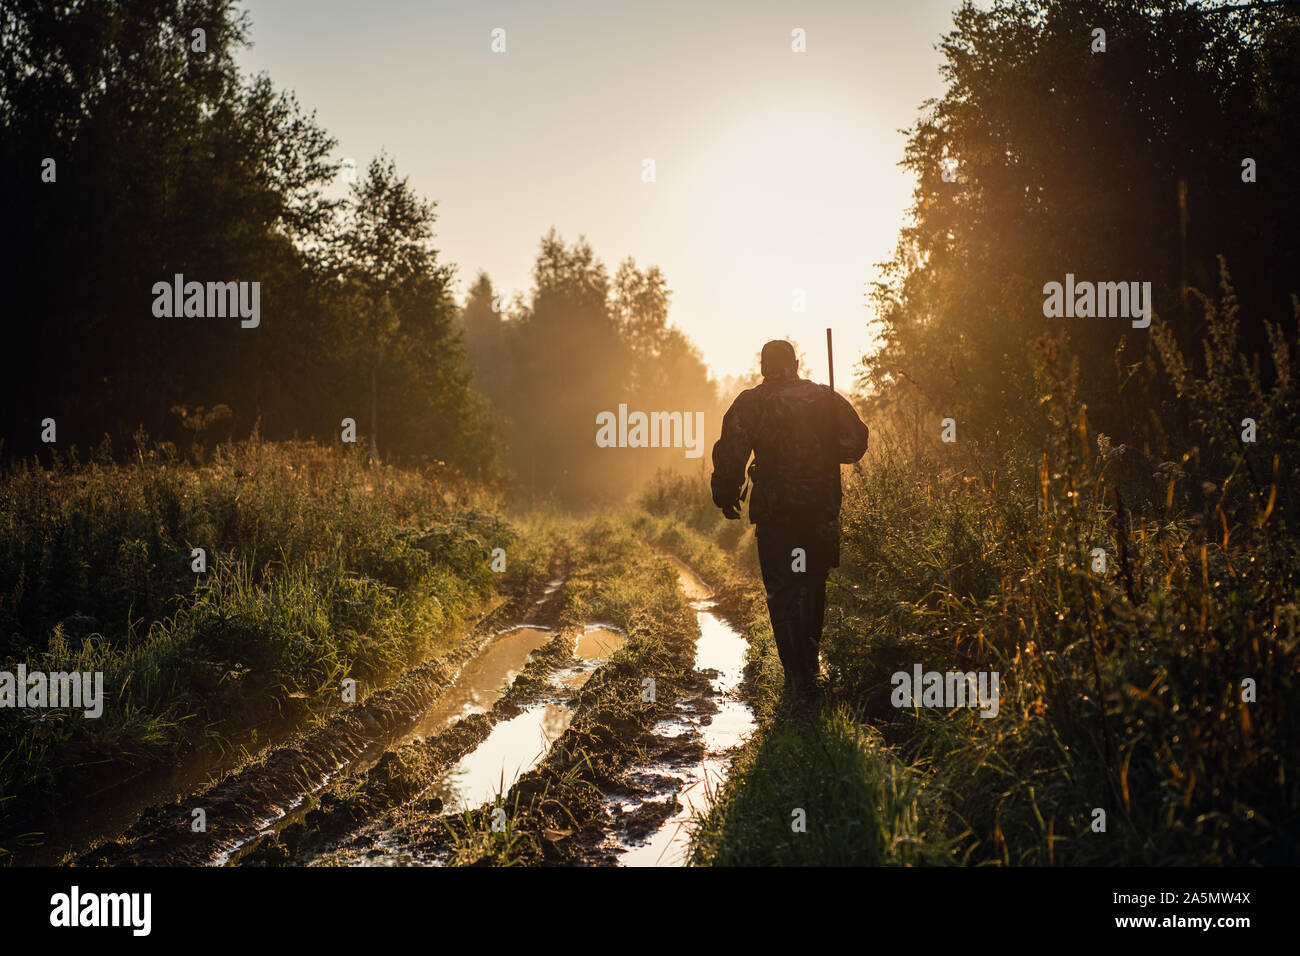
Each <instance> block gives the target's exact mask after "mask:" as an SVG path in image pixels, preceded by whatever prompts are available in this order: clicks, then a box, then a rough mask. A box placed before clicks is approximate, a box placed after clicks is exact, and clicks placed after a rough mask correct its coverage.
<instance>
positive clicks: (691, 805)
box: [608, 557, 756, 866]
mask: <svg viewBox="0 0 1300 956" xmlns="http://www.w3.org/2000/svg"><path fill="white" fill-rule="evenodd" d="M668 560H669V561H671V562H672V564H673V565H674V567H676V568H677V579H678V581H679V582H680V583H681V587H682V590H683V592H685V594H686V596H687V598H689V599H690V601H691V606H692V607H693V608H695V613H696V619H697V621H698V622H699V625H700V639H699V642H698V643H697V644H696V646H695V669H696V670H697V671H700V672H702V673H705V674H707V675H708V677H709V684H710V686H711V687H712V689H713V703H714V704H715V705H716V706H717V708H718V709H717V711H716V713H713V714H711V715H710V717H711V719H710V720H709V721H708V722H707V723H705V722H703V721H702V720H701V719H700V718H699V716H698V715H695V714H692V713H689V712H688V711H686V710H684V709H680V708H679V712H678V713H677V714H674V715H673V716H671V717H668V718H666V719H664V720H662V721H660V723H659V724H658V725H656V726H655V728H654V732H655V734H656V735H659V736H662V737H681V736H684V735H687V734H698V735H699V737H700V740H701V742H702V743H703V744H704V757H703V759H701V760H700V761H699V762H698V763H690V764H686V765H671V764H665V763H652V764H646V765H642V766H639V767H636V768H634V769H633V770H631V771H630V772H629V777H632V778H633V779H635V778H637V777H646V778H653V777H661V778H662V777H669V778H672V779H675V780H679V781H681V789H680V790H679V791H678V792H677V799H678V800H679V801H680V803H681V807H680V809H679V810H678V811H677V812H676V813H675V814H673V815H672V816H670V817H669V818H668V819H667V820H665V821H664V822H663V823H662V824H661V825H659V826H658V827H657V828H656V829H655V830H653V831H652V832H651V833H650V834H649V835H648V836H647V837H645V838H644V839H640V840H635V841H633V840H630V839H624V840H620V844H621V846H622V847H623V848H624V850H623V852H622V853H621V854H620V856H619V863H620V864H622V865H624V866H685V865H686V859H687V854H688V852H689V851H690V834H689V832H688V830H687V827H686V823H687V821H689V820H690V819H691V817H692V816H694V815H696V814H697V813H699V812H702V811H703V810H705V809H706V807H707V806H708V802H709V801H708V794H709V793H711V792H712V791H713V790H715V789H716V788H717V787H718V786H719V785H720V784H721V783H722V782H723V781H724V780H725V779H726V777H727V771H728V769H729V768H730V766H731V751H732V750H733V749H734V748H735V747H736V746H738V745H739V744H740V743H741V742H742V741H743V740H744V739H745V738H746V737H747V736H748V735H749V734H750V733H751V732H752V731H753V730H754V728H755V726H756V724H755V721H754V715H753V712H752V711H751V710H750V709H749V705H748V704H746V703H744V702H743V701H742V700H740V699H739V696H738V694H737V689H738V688H739V687H740V683H741V681H742V680H743V679H744V670H745V652H746V649H747V648H748V644H747V642H746V641H745V638H744V637H743V636H741V634H740V633H739V632H738V631H737V630H735V628H733V627H732V626H731V625H729V624H728V623H727V622H726V621H724V620H722V619H721V618H720V617H718V616H717V615H716V614H714V613H713V611H712V608H713V607H714V606H715V605H714V603H713V602H712V601H711V600H709V598H710V597H711V595H712V591H710V590H709V587H708V585H706V584H705V583H704V582H703V581H702V580H700V578H699V576H698V575H697V574H695V572H693V571H692V570H691V569H690V568H688V567H687V566H686V565H684V564H682V563H681V562H680V561H678V560H676V559H675V558H671V557H670V558H669V559H668ZM651 802H654V801H646V803H651ZM608 803H609V805H610V806H612V807H617V808H619V809H621V810H623V811H627V810H631V809H635V808H636V807H637V806H639V804H637V803H631V804H629V802H628V801H626V800H615V799H610V800H609V801H608Z"/></svg>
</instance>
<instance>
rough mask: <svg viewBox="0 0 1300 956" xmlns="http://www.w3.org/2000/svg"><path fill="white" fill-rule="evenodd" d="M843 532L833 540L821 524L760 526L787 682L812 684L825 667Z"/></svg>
mask: <svg viewBox="0 0 1300 956" xmlns="http://www.w3.org/2000/svg"><path fill="white" fill-rule="evenodd" d="M838 530H839V529H838V528H836V529H835V532H836V537H835V539H834V540H831V539H830V538H829V535H828V532H827V529H826V528H823V527H819V526H785V525H779V524H770V523H763V524H759V525H757V526H755V528H754V537H755V539H756V540H757V542H758V563H759V567H760V568H761V569H762V572H763V586H764V588H765V589H766V590H767V613H768V615H769V616H770V617H771V619H772V636H773V637H774V638H775V639H776V650H777V653H778V654H780V656H781V666H782V667H783V668H784V669H785V678H786V684H787V686H789V685H792V684H793V685H797V686H802V687H805V688H807V687H811V686H812V685H813V682H814V681H815V679H816V677H817V675H818V673H819V672H820V669H821V668H820V664H819V662H818V650H819V648H820V646H821V637H822V624H823V623H824V621H825V617H826V576H827V575H828V574H829V573H830V569H831V566H832V565H833V564H838V563H839V562H838V560H837V559H838V556H839V555H838V550H839V549H838V544H839V542H838ZM800 549H801V551H802V553H800ZM801 569H802V570H801Z"/></svg>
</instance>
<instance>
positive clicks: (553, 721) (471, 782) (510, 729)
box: [422, 703, 573, 813]
mask: <svg viewBox="0 0 1300 956" xmlns="http://www.w3.org/2000/svg"><path fill="white" fill-rule="evenodd" d="M572 717H573V713H572V711H570V710H569V708H568V707H566V706H564V705H563V704H557V703H545V704H534V705H533V706H532V707H528V708H526V709H525V710H524V711H523V713H521V714H519V716H517V717H512V718H511V719H510V720H503V721H500V722H499V723H498V724H497V725H496V726H495V727H493V728H492V732H491V733H490V734H488V736H487V738H486V739H485V740H484V741H483V742H482V743H481V744H479V745H478V746H477V747H475V748H474V750H473V751H471V752H470V753H468V754H466V755H465V756H464V757H462V758H461V759H460V761H459V762H458V763H457V764H456V765H455V766H454V767H452V768H451V769H450V770H448V771H447V772H446V773H445V774H444V775H443V776H442V777H441V778H439V779H438V781H437V782H436V783H435V784H433V786H431V787H430V788H429V789H428V790H426V791H425V792H424V794H423V795H422V797H440V798H441V799H442V805H443V809H442V812H443V813H459V812H461V811H463V810H466V809H470V810H472V809H475V808H477V807H481V806H482V805H483V804H485V803H491V802H493V801H494V800H495V799H496V797H497V794H501V793H505V792H506V791H508V790H509V789H510V787H511V786H512V785H513V784H514V782H515V781H516V780H518V779H519V777H520V776H522V775H523V774H525V773H527V772H528V771H529V770H532V769H533V768H534V767H536V766H537V765H538V764H539V763H541V761H542V758H543V757H545V756H546V753H547V751H549V750H550V749H551V743H552V742H553V741H554V740H555V739H556V738H557V737H559V736H560V734H562V733H564V732H565V731H566V730H567V729H568V728H569V721H570V719H571V718H572Z"/></svg>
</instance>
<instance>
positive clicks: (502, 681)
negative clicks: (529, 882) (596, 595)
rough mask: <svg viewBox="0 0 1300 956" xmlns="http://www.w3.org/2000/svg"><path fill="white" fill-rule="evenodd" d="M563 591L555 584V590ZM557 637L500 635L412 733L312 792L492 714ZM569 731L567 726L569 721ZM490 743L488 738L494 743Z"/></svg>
mask: <svg viewBox="0 0 1300 956" xmlns="http://www.w3.org/2000/svg"><path fill="white" fill-rule="evenodd" d="M558 586H559V585H558V584H556V587H558ZM552 590H554V588H552ZM548 593H549V592H548ZM554 636H555V632H554V631H553V630H551V629H549V628H545V627H533V626H531V625H525V626H521V627H514V628H510V629H508V630H505V631H501V632H500V633H498V634H497V635H495V636H494V637H493V638H492V639H491V640H490V641H489V642H488V643H487V644H485V645H484V646H483V647H482V648H481V649H480V650H479V652H478V653H477V654H475V655H474V656H473V657H471V658H470V659H469V660H468V661H466V663H465V665H464V666H463V667H462V668H461V669H460V672H459V673H458V674H457V675H456V679H455V680H454V681H453V682H452V684H451V686H450V687H448V688H447V689H446V690H444V691H443V692H442V694H441V695H440V696H439V697H438V698H437V699H436V700H434V702H433V703H432V704H430V705H429V707H428V709H426V710H425V711H424V713H423V714H421V715H420V717H419V719H418V720H417V721H416V722H415V725H414V726H413V727H412V728H411V729H410V730H409V731H407V732H406V733H405V734H403V735H402V736H401V737H400V738H398V739H397V740H389V741H377V742H376V743H375V745H374V746H371V747H369V748H367V749H366V750H365V751H363V752H362V753H361V754H360V755H359V756H358V757H357V758H356V759H354V760H353V761H351V762H350V763H349V764H347V765H346V766H342V765H340V766H338V767H336V768H335V769H334V771H333V772H332V773H329V774H327V775H326V776H325V777H324V778H323V779H321V780H319V781H317V782H316V784H315V785H314V786H313V787H312V788H311V792H312V793H317V792H319V791H320V790H321V789H323V788H324V787H325V786H326V785H327V784H329V783H330V782H331V781H332V780H333V779H334V778H335V777H336V776H337V775H338V774H339V773H340V772H343V773H345V774H348V775H356V774H361V773H364V772H365V771H367V770H369V769H370V768H371V767H373V766H374V765H375V764H376V763H378V762H379V758H380V757H382V756H383V754H384V751H385V750H387V749H390V748H393V747H397V746H400V745H401V744H404V743H407V742H409V741H411V740H417V739H419V738H422V737H428V736H432V735H433V734H438V733H441V732H442V731H443V730H446V729H447V728H448V727H449V726H451V725H452V724H454V723H455V722H456V721H458V720H460V719H461V718H462V717H468V716H469V715H471V714H484V713H487V712H488V711H489V710H491V709H492V705H493V704H495V703H496V702H497V700H499V699H500V698H501V696H502V695H503V694H504V693H505V692H506V690H507V688H509V686H510V684H511V683H512V682H513V681H514V679H515V678H516V677H518V676H519V674H520V673H521V672H522V671H523V669H524V666H525V665H526V664H527V663H528V658H529V657H530V656H531V655H532V653H533V651H535V650H537V649H538V648H539V647H541V646H542V645H544V644H545V643H546V642H547V641H549V640H551V638H553V637H554ZM522 716H524V715H523V714H521V715H520V717H522ZM518 719H519V718H516V720H518ZM506 723H512V721H507V722H506ZM552 723H553V722H552ZM564 726H565V727H567V726H568V718H567V716H566V718H565V721H564ZM563 730H564V728H563V727H562V728H561V729H560V732H561V733H563ZM494 733H495V731H494ZM491 739H492V738H491V737H489V740H491ZM485 743H486V742H485ZM476 752H477V751H476ZM467 759H468V758H467ZM457 766H459V765H457ZM520 772H522V771H520ZM308 809H309V807H308V806H307V803H306V800H305V796H304V795H299V796H298V797H297V798H295V800H294V801H293V803H292V804H291V805H290V806H289V808H288V809H287V810H286V811H281V812H278V813H276V814H275V815H274V816H272V817H270V818H269V819H265V820H262V821H261V822H260V823H259V824H258V828H257V831H256V833H254V834H253V835H251V836H249V837H247V838H245V839H243V840H240V841H239V842H237V843H236V844H235V845H234V846H233V847H231V848H230V849H228V850H226V851H224V852H223V853H220V854H219V855H218V856H217V858H216V864H217V865H218V866H224V865H227V864H230V863H237V862H239V861H240V860H241V859H243V857H244V856H245V855H246V854H247V852H248V850H249V849H250V848H251V846H252V845H253V844H254V843H255V842H256V840H257V839H258V838H259V837H261V836H263V835H265V834H267V833H270V832H273V831H277V830H281V829H283V828H284V827H285V826H287V825H289V824H290V823H295V822H298V821H300V820H301V819H302V818H303V817H305V816H306V814H307V811H308Z"/></svg>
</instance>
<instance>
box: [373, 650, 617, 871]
mask: <svg viewBox="0 0 1300 956" xmlns="http://www.w3.org/2000/svg"><path fill="white" fill-rule="evenodd" d="M525 631H530V632H538V633H537V634H535V635H524V634H520V632H525ZM507 635H508V636H510V638H511V640H512V641H513V643H512V645H511V647H512V649H513V650H512V654H513V656H510V655H503V657H502V659H501V661H497V662H496V663H495V664H494V665H493V666H491V667H489V666H487V665H485V666H484V668H483V669H482V676H481V677H475V678H474V679H473V680H471V681H469V682H467V683H468V684H475V685H476V686H477V693H478V694H479V696H477V697H475V696H473V694H471V693H470V691H471V690H472V688H471V687H469V686H467V687H465V688H463V689H462V688H453V689H455V690H457V691H458V693H456V694H454V695H453V694H451V693H450V692H449V693H448V694H444V699H440V700H438V701H437V702H435V704H434V705H433V707H432V708H430V711H429V712H428V714H426V717H425V718H421V721H420V725H421V727H425V728H426V730H425V733H437V732H438V731H439V730H442V729H444V728H445V727H446V726H447V725H449V724H451V723H453V722H454V721H456V720H458V719H459V718H460V717H463V716H465V715H466V714H468V713H477V712H480V711H479V710H478V709H477V708H481V709H482V710H488V709H490V708H491V706H492V703H494V702H495V701H496V699H497V697H499V696H500V692H501V691H502V690H504V689H505V687H507V686H508V685H509V682H510V681H511V680H513V679H514V677H515V676H517V675H518V673H519V672H520V671H522V670H523V667H524V664H526V663H527V659H528V655H529V654H531V653H532V651H534V650H536V649H537V648H538V647H540V646H542V645H543V644H545V643H546V642H547V641H549V640H550V639H551V638H552V637H553V636H554V632H553V631H549V630H544V629H541V628H535V627H520V628H515V629H514V630H513V631H510V632H507ZM626 643H627V637H626V635H624V634H622V633H620V632H619V631H618V630H617V629H615V628H612V627H609V626H606V625H599V624H593V625H589V626H588V627H587V628H586V629H585V630H584V631H583V632H582V633H581V634H579V635H577V636H576V637H575V639H574V653H575V654H576V656H577V657H578V658H580V662H579V663H578V664H577V665H574V666H569V667H562V668H559V669H557V670H555V671H553V672H552V673H551V675H550V682H551V684H552V685H553V686H556V687H557V688H563V689H565V690H569V689H573V688H577V687H581V686H582V684H584V683H585V682H586V681H587V679H588V678H589V677H591V675H592V673H594V672H595V670H596V668H598V667H600V665H602V664H604V663H606V662H607V661H608V660H609V659H610V657H612V656H613V654H614V653H615V652H616V651H617V650H618V649H619V648H620V647H622V646H623V645H624V644H626ZM530 645H531V646H530ZM521 651H522V656H520V652H521ZM480 656H485V655H480ZM503 661H504V662H506V663H505V664H504V665H503V663H502V662H503ZM510 661H513V663H509V662H510ZM468 671H469V667H468V666H467V667H466V669H465V671H463V672H462V673H468ZM476 673H477V672H476ZM503 673H504V674H506V675H507V676H506V677H504V678H502V677H501V676H500V675H501V674H503ZM493 675H495V676H493ZM493 681H496V683H493ZM462 690H463V691H464V692H463V693H462V692H460V691H462ZM566 696H567V695H566ZM471 698H472V699H471ZM458 708H459V709H458ZM435 712H436V713H435ZM572 719H573V711H572V709H571V708H570V707H569V706H568V705H567V704H566V703H564V702H563V701H561V700H544V701H541V702H539V703H535V704H532V705H530V706H529V707H526V708H524V709H523V710H522V711H521V712H520V713H519V714H518V715H517V716H515V717H512V718H510V719H509V720H502V721H499V722H498V723H497V724H496V725H495V726H494V727H493V728H492V730H491V731H490V732H489V733H488V736H487V737H486V738H485V739H484V740H483V742H482V743H480V744H479V745H478V746H477V747H475V748H474V749H473V750H472V751H470V752H469V753H468V754H466V755H465V756H464V757H462V758H461V759H460V760H459V761H457V763H456V764H455V765H454V766H453V767H451V768H450V769H449V770H447V771H446V772H445V773H444V774H442V776H440V777H439V778H438V779H437V780H436V781H434V782H433V783H432V784H431V785H430V786H429V787H428V789H426V790H425V791H424V792H423V794H421V798H422V799H427V798H430V797H438V798H440V799H441V800H442V804H443V810H442V812H443V813H459V812H462V811H464V810H466V809H475V808H477V807H481V806H483V805H484V804H486V803H492V802H493V801H495V800H496V798H497V796H498V795H499V794H503V793H506V792H508V791H509V790H510V787H511V786H513V785H514V783H515V781H516V780H518V779H519V778H520V777H521V776H522V775H524V774H525V773H527V772H528V771H530V770H532V769H533V768H534V767H536V766H537V765H538V764H539V763H541V762H542V760H543V759H544V758H545V757H546V754H547V753H548V752H549V751H550V749H551V744H552V743H554V742H555V740H556V739H557V738H558V737H559V736H560V735H561V734H563V733H564V732H565V731H566V730H567V729H568V728H569V722H570V720H572ZM436 862H437V861H435V860H427V859H424V858H422V857H419V856H418V855H413V854H412V853H411V852H410V850H409V848H406V847H403V846H402V845H401V844H400V842H398V841H395V840H393V839H389V838H386V837H383V836H381V837H380V838H379V839H378V840H377V841H376V843H375V847H374V849H373V850H372V851H370V852H369V853H368V854H367V855H366V857H365V859H364V860H362V861H360V864H361V865H364V866H419V865H427V864H429V863H436Z"/></svg>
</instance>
